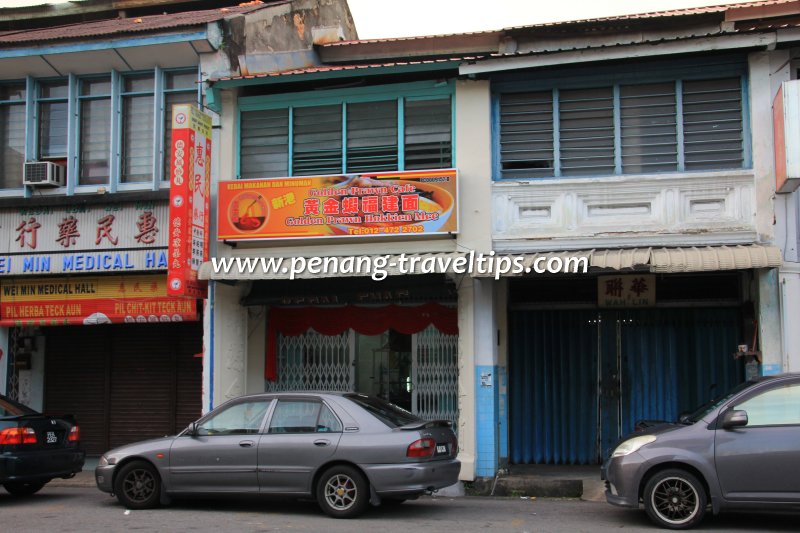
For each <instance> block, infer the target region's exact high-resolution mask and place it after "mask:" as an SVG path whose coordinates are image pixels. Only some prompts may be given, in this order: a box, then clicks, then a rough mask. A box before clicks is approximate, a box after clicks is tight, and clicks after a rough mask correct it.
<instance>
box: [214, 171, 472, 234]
mask: <svg viewBox="0 0 800 533" xmlns="http://www.w3.org/2000/svg"><path fill="white" fill-rule="evenodd" d="M457 185H458V183H457V171H456V170H455V169H447V170H431V171H412V172H378V173H365V174H345V175H335V176H304V177H294V178H270V179H254V180H232V181H223V182H220V184H219V195H218V201H219V209H218V235H217V238H218V239H219V240H231V241H237V240H259V239H306V238H319V237H326V238H327V237H375V236H409V235H441V234H454V233H458V187H457Z"/></svg>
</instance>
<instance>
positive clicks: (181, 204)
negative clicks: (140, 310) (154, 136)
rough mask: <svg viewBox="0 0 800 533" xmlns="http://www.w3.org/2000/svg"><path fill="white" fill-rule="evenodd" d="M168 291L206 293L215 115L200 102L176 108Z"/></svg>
mask: <svg viewBox="0 0 800 533" xmlns="http://www.w3.org/2000/svg"><path fill="white" fill-rule="evenodd" d="M171 154H172V157H171V163H170V197H169V200H170V202H169V229H168V231H169V254H168V255H169V257H168V269H167V280H168V283H167V291H168V292H169V294H171V295H173V296H190V297H193V298H205V295H206V285H205V283H204V282H201V281H200V280H199V279H198V278H197V271H198V270H199V269H200V265H202V264H203V262H204V261H206V260H207V259H208V233H209V220H208V212H209V193H210V187H211V176H210V173H211V118H210V117H209V116H208V115H206V114H205V113H203V112H201V111H200V110H199V109H198V108H197V107H196V106H193V105H188V104H181V105H175V106H173V108H172V146H171Z"/></svg>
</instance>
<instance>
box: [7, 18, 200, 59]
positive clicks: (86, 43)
mask: <svg viewBox="0 0 800 533" xmlns="http://www.w3.org/2000/svg"><path fill="white" fill-rule="evenodd" d="M180 30H182V31H175V32H169V33H163V32H161V33H157V34H126V35H121V34H119V36H118V38H113V39H109V38H108V36H105V35H103V36H98V37H95V38H91V39H89V38H81V39H70V40H68V41H66V40H65V41H61V40H53V41H44V42H41V43H39V44H33V43H29V42H23V43H20V45H19V46H8V45H4V46H3V47H2V48H0V59H2V58H9V57H26V56H39V55H49V54H67V53H75V52H82V51H89V50H109V49H113V48H130V47H135V46H147V45H153V44H171V43H183V42H204V43H207V44H208V47H209V48H213V47H214V43H213V42H212V40H210V39H209V35H208V31H207V27H206V25H205V24H203V26H202V27H198V26H195V27H186V28H180Z"/></svg>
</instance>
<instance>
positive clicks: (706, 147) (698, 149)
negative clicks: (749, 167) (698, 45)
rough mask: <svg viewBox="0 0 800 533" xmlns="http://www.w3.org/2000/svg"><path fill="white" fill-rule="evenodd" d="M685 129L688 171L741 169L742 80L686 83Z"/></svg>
mask: <svg viewBox="0 0 800 533" xmlns="http://www.w3.org/2000/svg"><path fill="white" fill-rule="evenodd" d="M683 128H684V129H683V131H684V134H683V138H684V152H685V158H686V170H714V169H722V168H741V167H742V164H743V161H744V154H743V131H742V88H741V80H740V79H739V78H729V79H719V80H702V81H685V82H684V83H683Z"/></svg>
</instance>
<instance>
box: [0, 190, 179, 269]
mask: <svg viewBox="0 0 800 533" xmlns="http://www.w3.org/2000/svg"><path fill="white" fill-rule="evenodd" d="M168 213H169V206H168V204H167V202H133V203H119V204H114V203H109V204H97V205H67V206H47V207H21V208H20V207H17V208H10V209H3V210H0V277H2V276H19V275H38V276H42V275H48V274H87V273H91V274H100V273H112V274H122V273H130V272H145V271H159V270H161V271H164V270H166V269H167V266H168V264H167V237H168V232H167V230H168V228H167V222H168V218H167V217H168Z"/></svg>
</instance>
